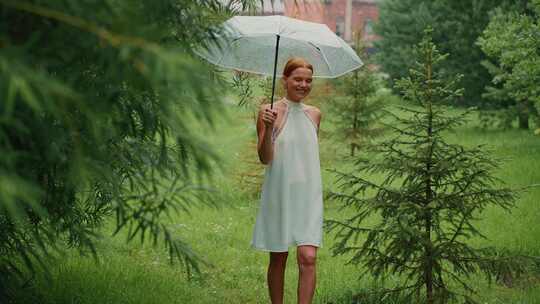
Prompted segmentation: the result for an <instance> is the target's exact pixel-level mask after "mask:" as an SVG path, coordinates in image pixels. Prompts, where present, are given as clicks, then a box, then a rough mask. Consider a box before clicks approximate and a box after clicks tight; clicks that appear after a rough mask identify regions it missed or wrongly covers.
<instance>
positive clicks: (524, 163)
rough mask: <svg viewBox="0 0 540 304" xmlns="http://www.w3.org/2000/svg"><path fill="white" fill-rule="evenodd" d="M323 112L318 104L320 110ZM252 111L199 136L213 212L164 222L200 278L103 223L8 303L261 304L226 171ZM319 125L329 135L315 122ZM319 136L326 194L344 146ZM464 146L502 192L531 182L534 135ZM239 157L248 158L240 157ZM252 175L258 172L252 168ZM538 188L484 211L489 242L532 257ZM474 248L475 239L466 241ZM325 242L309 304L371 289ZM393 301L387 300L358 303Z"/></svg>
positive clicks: (487, 296) (238, 197) (244, 209)
mask: <svg viewBox="0 0 540 304" xmlns="http://www.w3.org/2000/svg"><path fill="white" fill-rule="evenodd" d="M323 109H324V107H323ZM250 114H251V113H250V112H249V111H248V110H246V109H242V108H238V107H235V106H231V107H230V111H229V113H228V116H229V118H230V119H229V120H221V121H220V122H219V123H218V126H217V127H216V130H215V131H209V130H206V131H201V136H207V137H208V139H209V140H210V142H211V143H212V144H213V145H214V147H215V149H217V151H219V153H220V154H221V155H222V158H223V161H224V164H225V166H224V168H225V170H223V171H222V172H218V173H217V175H216V182H215V185H214V186H215V187H216V189H217V190H218V198H219V200H220V207H219V208H216V209H212V208H209V207H194V208H193V209H192V212H191V215H187V214H180V215H178V216H177V217H176V218H174V219H171V220H170V224H171V226H172V227H173V228H174V231H175V233H177V234H178V235H181V236H182V237H184V238H185V239H186V240H187V241H188V242H189V243H190V244H191V245H192V246H193V248H194V250H195V251H196V252H198V253H199V254H200V255H201V256H202V257H203V258H204V259H205V260H206V261H207V262H208V263H209V265H208V266H204V265H202V266H201V274H202V275H201V276H194V277H192V278H191V279H190V280H188V278H187V276H186V274H185V272H184V271H183V270H182V268H181V267H179V266H178V265H174V266H172V267H171V266H170V265H169V263H168V256H167V253H166V252H165V250H164V249H163V248H162V247H159V246H158V247H156V248H153V247H152V246H150V245H148V244H144V245H140V244H139V243H136V242H134V243H129V244H126V243H125V235H120V236H116V237H114V238H113V237H110V235H111V232H112V229H111V227H112V225H111V226H110V227H109V226H108V227H103V229H102V231H101V232H102V233H103V238H102V239H100V240H99V242H98V251H99V252H100V255H99V261H97V262H96V261H95V260H94V259H93V258H92V257H91V256H80V255H79V254H78V253H77V252H76V251H74V250H73V251H68V252H67V253H66V255H65V256H62V257H59V258H58V259H57V260H56V261H53V262H51V264H50V268H51V275H52V277H51V279H47V278H46V277H45V276H43V275H38V276H36V277H35V278H34V279H33V280H32V281H30V282H29V285H28V287H27V288H26V289H25V290H24V291H21V293H20V297H19V299H18V301H17V303H51V304H52V303H57V304H67V303H70V304H71V303H73V304H74V303H100V304H104V303H269V299H268V295H267V289H266V264H267V262H268V254H267V253H263V252H259V251H255V250H253V249H251V248H250V246H249V244H250V240H251V233H252V228H253V225H254V222H255V216H256V212H257V208H258V200H257V197H256V196H253V195H249V191H246V189H245V186H243V185H240V184H238V181H237V179H236V178H234V176H235V174H237V173H238V172H241V171H242V170H244V169H245V168H246V166H247V164H246V163H245V160H246V159H250V158H251V159H253V160H256V159H257V154H256V151H251V150H247V149H246V146H247V144H248V142H249V141H252V140H253V139H254V138H255V137H256V133H255V128H254V125H253V121H252V118H251V115H250ZM321 127H322V128H328V129H330V128H331V126H326V125H325V124H324V122H323V123H322V125H321ZM324 134H325V135H324V136H322V138H321V142H320V144H321V163H322V169H323V181H324V185H325V189H326V190H328V189H330V188H332V187H334V186H333V185H332V183H333V176H331V175H330V173H329V172H328V171H326V170H325V169H330V168H340V169H346V168H347V167H348V166H349V164H348V163H346V162H343V161H342V158H341V155H345V154H346V153H347V152H348V151H349V150H348V147H345V146H343V147H340V146H336V144H335V143H333V142H332V141H331V140H330V138H329V137H328V133H324ZM448 138H449V140H451V141H453V142H459V143H461V144H463V145H465V146H471V145H475V144H480V143H483V144H487V145H488V146H489V147H491V148H492V149H493V150H494V154H495V155H496V156H498V157H505V158H508V160H507V161H506V162H505V163H504V165H503V166H502V168H501V170H500V172H497V176H498V177H500V178H501V179H503V180H505V181H506V182H507V184H508V185H510V186H522V185H528V184H533V183H540V159H539V157H540V136H534V135H533V134H532V132H527V131H521V130H508V131H482V130H480V129H477V128H475V127H474V126H473V125H472V124H471V125H468V126H464V127H462V128H460V129H458V130H456V132H455V133H452V134H449V135H448ZM246 151H248V152H246ZM260 170H261V171H262V170H264V167H263V166H262V165H261V166H260ZM538 198H540V188H536V189H533V190H531V191H529V192H528V193H527V194H525V195H523V196H522V197H521V198H520V200H519V202H518V204H517V207H516V208H515V209H514V210H513V212H512V213H506V212H503V211H501V210H498V209H488V210H486V212H485V214H484V218H483V220H482V221H481V222H479V227H480V228H481V229H482V231H483V232H485V234H486V235H487V236H488V237H489V238H490V239H491V241H490V244H493V245H496V246H497V247H501V248H507V249H510V250H511V251H515V252H523V253H526V254H531V255H536V256H540V204H539V203H538ZM337 208H338V206H337V205H336V204H335V203H332V202H325V217H326V218H343V217H345V215H344V214H340V213H339V212H338V211H337ZM472 241H473V242H475V243H477V244H483V243H482V242H480V241H478V240H472ZM332 243H333V238H332V235H328V234H326V235H325V236H324V243H323V248H321V249H320V250H319V254H318V279H317V280H318V282H317V290H316V295H315V303H334V304H338V303H353V302H352V301H351V295H353V294H356V293H357V292H358V291H361V290H366V289H367V288H369V287H370V286H371V282H370V281H369V280H368V279H363V280H359V279H358V276H359V275H360V273H361V272H362V269H358V268H355V267H354V266H350V265H345V263H346V261H347V257H343V256H340V257H333V256H332V254H331V246H332ZM287 268H288V269H287V273H286V287H285V302H286V303H296V281H297V267H296V259H295V252H294V250H293V251H291V252H290V255H289V260H288V267H287ZM472 284H473V285H474V286H475V287H477V288H478V289H479V290H480V298H481V303H493V304H495V303H520V304H525V303H527V304H529V303H530V304H532V303H540V283H538V282H535V281H534V280H532V282H530V283H528V284H520V285H519V286H517V287H514V288H506V287H503V286H501V285H497V284H491V285H488V284H487V283H486V282H485V281H484V280H482V279H481V278H475V280H472ZM367 302H370V303H394V302H393V301H392V299H388V300H386V301H384V302H381V301H380V300H377V299H373V300H370V301H368V300H366V301H365V302H362V303H367Z"/></svg>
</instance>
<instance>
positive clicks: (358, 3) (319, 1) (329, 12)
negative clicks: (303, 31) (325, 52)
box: [283, 0, 379, 42]
mask: <svg viewBox="0 0 540 304" xmlns="http://www.w3.org/2000/svg"><path fill="white" fill-rule="evenodd" d="M351 1H352V11H351V29H350V30H351V37H355V35H356V34H357V33H359V32H360V33H361V34H360V35H361V37H362V39H363V40H364V41H367V42H372V41H373V40H375V39H377V37H376V36H375V35H373V34H372V31H371V32H370V31H369V30H367V28H369V27H370V25H369V23H374V22H377V21H378V20H379V8H378V6H377V3H376V2H375V1H374V0H351ZM294 2H295V1H294V0H285V3H284V8H285V9H284V13H283V14H284V15H285V16H288V17H293V18H297V19H301V20H306V21H312V22H319V23H325V24H326V25H328V27H329V28H330V29H331V30H332V31H334V32H336V33H337V34H338V35H340V36H341V37H342V38H344V39H345V31H346V29H345V20H346V16H345V13H346V12H345V11H346V5H347V0H302V1H297V3H296V4H295V3H294Z"/></svg>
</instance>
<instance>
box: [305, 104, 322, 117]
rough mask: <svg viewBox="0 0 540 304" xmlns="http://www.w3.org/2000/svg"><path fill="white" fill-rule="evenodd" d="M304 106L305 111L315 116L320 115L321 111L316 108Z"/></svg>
mask: <svg viewBox="0 0 540 304" xmlns="http://www.w3.org/2000/svg"><path fill="white" fill-rule="evenodd" d="M305 106H306V111H308V112H310V113H313V114H314V115H317V116H321V115H322V113H321V110H320V109H319V108H317V107H316V106H311V105H305Z"/></svg>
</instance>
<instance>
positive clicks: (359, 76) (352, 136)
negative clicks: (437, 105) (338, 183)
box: [330, 36, 384, 156]
mask: <svg viewBox="0 0 540 304" xmlns="http://www.w3.org/2000/svg"><path fill="white" fill-rule="evenodd" d="M353 48H354V50H355V51H356V52H357V53H358V55H359V56H360V57H361V59H362V61H363V62H364V64H365V66H364V68H362V69H357V70H355V71H354V72H352V73H351V74H350V75H348V76H346V77H344V78H343V80H341V81H340V82H338V83H337V87H338V89H339V91H340V92H342V93H341V94H336V95H335V96H336V97H334V98H333V100H332V107H331V108H330V110H331V112H332V114H333V115H332V116H333V119H332V120H333V122H334V125H335V126H336V129H335V138H336V139H337V140H339V142H344V143H347V144H348V145H349V146H350V155H351V156H354V154H355V151H356V150H357V149H360V148H362V147H363V146H365V145H367V144H369V143H370V142H371V141H372V140H373V139H374V138H375V137H377V136H378V135H380V134H381V133H382V131H383V129H382V127H381V126H380V125H377V122H378V121H379V120H380V119H381V117H382V115H383V111H382V108H383V107H384V102H383V98H382V96H381V95H377V91H378V90H379V89H380V88H381V87H382V84H381V81H380V80H379V79H378V78H377V75H376V74H375V73H376V72H375V71H373V70H371V69H370V68H369V64H370V63H371V62H370V58H369V57H368V55H367V54H366V48H365V45H364V44H363V43H362V41H361V40H360V37H359V36H358V37H357V38H356V39H355V44H354V47H353Z"/></svg>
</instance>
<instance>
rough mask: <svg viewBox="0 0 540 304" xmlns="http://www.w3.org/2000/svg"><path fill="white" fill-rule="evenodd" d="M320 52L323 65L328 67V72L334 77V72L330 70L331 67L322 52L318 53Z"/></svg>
mask: <svg viewBox="0 0 540 304" xmlns="http://www.w3.org/2000/svg"><path fill="white" fill-rule="evenodd" d="M320 52H321V55H322V58H323V59H324V63H326V65H327V66H328V70H329V71H330V73H331V75H334V71H333V70H332V66H331V65H330V63H329V62H328V59H326V56H325V55H324V52H322V51H320Z"/></svg>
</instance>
